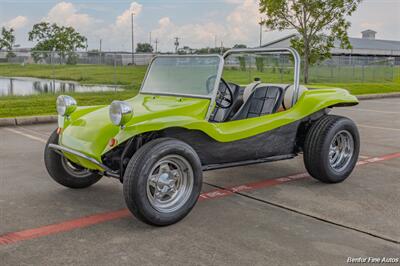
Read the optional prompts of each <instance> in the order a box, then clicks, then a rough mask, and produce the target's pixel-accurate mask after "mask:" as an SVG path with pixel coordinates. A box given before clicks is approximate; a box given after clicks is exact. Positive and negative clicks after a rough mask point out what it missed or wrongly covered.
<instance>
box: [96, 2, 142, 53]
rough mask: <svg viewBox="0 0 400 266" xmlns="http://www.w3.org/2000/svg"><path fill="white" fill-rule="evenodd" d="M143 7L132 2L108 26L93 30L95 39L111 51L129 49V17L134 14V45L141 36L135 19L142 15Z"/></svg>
mask: <svg viewBox="0 0 400 266" xmlns="http://www.w3.org/2000/svg"><path fill="white" fill-rule="evenodd" d="M142 9H143V6H142V5H141V4H139V3H137V2H132V3H131V4H130V5H129V7H128V8H127V9H126V10H124V11H123V12H122V13H121V14H120V15H118V16H117V17H116V18H115V21H114V22H113V23H111V24H109V25H106V26H104V27H101V28H99V29H96V30H94V32H93V34H94V35H95V36H96V38H102V39H103V42H104V44H105V46H106V47H110V48H111V50H120V49H125V50H126V49H127V48H130V40H131V39H130V38H131V34H130V33H131V15H132V13H133V14H134V29H135V36H136V43H137V40H138V39H139V38H138V37H139V36H140V35H141V34H142V30H141V28H140V25H138V24H137V23H136V18H137V17H138V16H140V14H141V13H142Z"/></svg>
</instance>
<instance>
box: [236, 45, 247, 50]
mask: <svg viewBox="0 0 400 266" xmlns="http://www.w3.org/2000/svg"><path fill="white" fill-rule="evenodd" d="M233 48H234V49H243V48H247V45H246V44H235V45H234V46H233Z"/></svg>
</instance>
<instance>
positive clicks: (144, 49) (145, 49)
mask: <svg viewBox="0 0 400 266" xmlns="http://www.w3.org/2000/svg"><path fill="white" fill-rule="evenodd" d="M152 52H153V46H151V44H150V43H138V44H137V46H136V53H152Z"/></svg>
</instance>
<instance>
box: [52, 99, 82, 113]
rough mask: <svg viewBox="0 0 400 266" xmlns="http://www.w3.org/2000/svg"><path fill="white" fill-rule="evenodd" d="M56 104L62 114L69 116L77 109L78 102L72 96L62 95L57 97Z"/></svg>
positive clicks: (58, 111)
mask: <svg viewBox="0 0 400 266" xmlns="http://www.w3.org/2000/svg"><path fill="white" fill-rule="evenodd" d="M56 106H57V113H58V114H59V115H60V116H69V115H71V114H72V113H73V112H74V111H75V110H76V108H77V103H76V100H75V99H74V98H72V97H71V96H68V95H60V96H58V97H57V101H56Z"/></svg>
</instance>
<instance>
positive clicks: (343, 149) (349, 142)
mask: <svg viewBox="0 0 400 266" xmlns="http://www.w3.org/2000/svg"><path fill="white" fill-rule="evenodd" d="M353 154H354V139H353V136H352V135H351V134H350V132H348V131H347V130H342V131H339V132H338V133H336V135H335V136H334V137H333V139H332V141H331V144H330V146H329V164H330V166H331V167H332V169H333V170H335V171H337V172H341V171H343V170H344V169H345V168H346V167H347V166H348V165H349V163H350V161H351V159H352V158H353Z"/></svg>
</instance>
